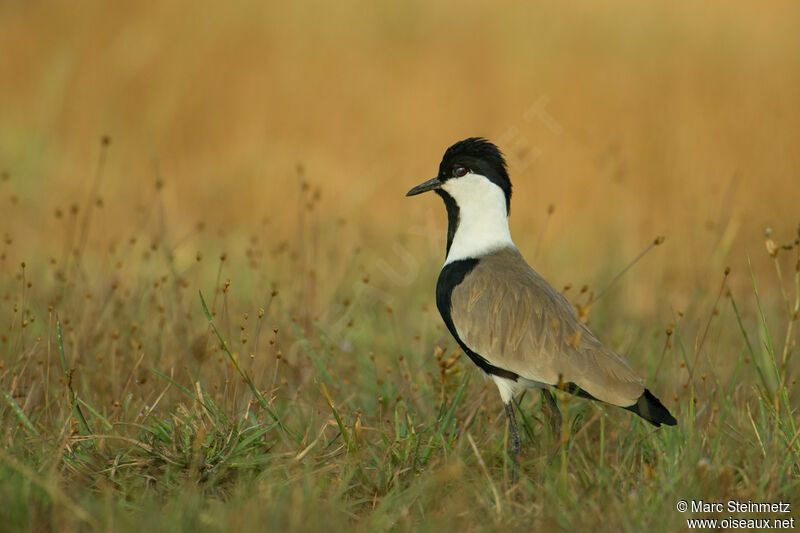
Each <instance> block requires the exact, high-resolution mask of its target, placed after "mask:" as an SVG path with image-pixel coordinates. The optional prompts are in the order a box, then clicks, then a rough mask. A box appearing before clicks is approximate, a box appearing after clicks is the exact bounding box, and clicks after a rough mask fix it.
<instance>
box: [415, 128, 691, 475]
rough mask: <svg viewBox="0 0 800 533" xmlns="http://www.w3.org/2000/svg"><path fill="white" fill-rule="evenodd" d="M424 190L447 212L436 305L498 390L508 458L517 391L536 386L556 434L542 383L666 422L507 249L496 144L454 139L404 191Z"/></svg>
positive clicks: (506, 189) (516, 439) (507, 199)
mask: <svg viewBox="0 0 800 533" xmlns="http://www.w3.org/2000/svg"><path fill="white" fill-rule="evenodd" d="M426 191H434V192H436V194H438V195H439V196H441V198H442V199H443V200H444V205H445V208H446V209H447V258H446V260H445V263H444V267H442V271H441V273H440V274H439V280H438V282H437V283H436V305H437V307H438V308H439V312H440V313H441V315H442V318H443V319H444V323H445V324H446V325H447V329H448V330H449V331H450V333H451V334H452V335H453V337H455V339H456V341H457V342H458V344H459V346H461V349H462V350H464V352H465V353H466V354H467V355H468V356H469V358H470V359H472V361H473V362H474V363H475V364H476V365H478V366H479V367H480V369H481V370H483V371H484V372H485V373H486V374H488V375H489V376H490V377H491V379H493V380H494V382H495V384H497V388H498V389H500V397H501V398H502V400H503V403H504V404H505V411H506V415H507V416H508V427H509V433H510V437H511V446H510V448H511V449H510V452H511V457H512V459H513V461H514V464H516V461H517V455H518V453H519V451H520V449H521V446H522V441H521V439H520V435H519V430H518V429H517V423H516V418H515V415H514V409H513V406H512V403H511V401H512V397H513V395H514V393H515V392H516V391H518V390H521V389H525V388H532V389H541V390H542V393H543V396H544V400H545V404H544V405H545V406H546V407H547V409H548V411H550V412H549V418H550V420H551V423H552V424H553V426H554V430H555V431H556V432H560V425H561V413H560V411H559V410H558V406H557V405H556V403H555V399H554V398H553V395H552V394H551V393H550V391H549V390H548V388H549V387H558V388H561V389H563V390H566V391H568V392H571V393H573V394H577V395H578V396H581V397H584V398H590V399H593V400H599V401H603V402H606V403H609V404H612V405H616V406H619V407H623V408H625V409H627V410H629V411H632V412H634V413H636V414H637V415H639V416H641V417H642V418H644V419H645V420H647V421H648V422H650V423H651V424H653V425H655V426H660V425H661V424H666V425H669V426H673V425H675V423H676V421H675V418H674V417H673V416H672V415H671V414H670V413H669V411H668V410H667V409H666V408H665V407H664V406H663V405H662V404H661V402H660V401H659V400H658V398H656V397H655V396H653V395H652V394H651V393H650V391H649V390H647V389H646V388H645V387H644V385H643V383H642V379H641V378H640V377H639V376H638V375H636V374H635V373H634V372H633V370H631V368H630V367H629V366H628V365H627V363H625V361H623V360H622V359H620V358H619V357H618V356H617V355H616V354H615V353H614V352H612V351H611V350H609V349H608V348H606V347H605V346H604V345H603V344H601V343H600V341H598V340H597V338H596V337H595V336H594V334H592V332H591V331H589V329H588V328H587V327H586V326H585V325H584V324H583V323H581V322H580V321H579V320H578V317H577V316H576V314H575V312H574V311H573V309H572V307H571V306H570V304H569V302H567V300H566V299H565V298H564V297H563V296H562V295H561V294H560V293H559V292H558V291H557V290H556V289H554V288H553V287H552V286H551V285H550V284H549V283H547V282H546V281H545V280H544V279H543V278H542V277H541V276H540V275H539V274H537V273H536V271H534V270H533V268H531V267H530V265H528V263H526V262H525V259H524V258H523V257H522V255H521V254H520V253H519V250H517V247H516V246H514V242H513V241H512V240H511V233H510V232H509V229H508V213H509V209H510V206H511V181H509V179H508V171H507V169H506V162H505V160H504V159H503V155H502V153H501V152H500V150H499V149H498V148H497V146H495V145H494V144H492V143H490V142H489V141H487V140H485V139H482V138H478V137H473V138H469V139H466V140H463V141H460V142H457V143H456V144H454V145H453V146H451V147H450V148H448V149H447V151H446V152H445V153H444V157H443V158H442V162H441V164H440V165H439V174H438V175H437V176H436V177H435V178H433V179H431V180H428V181H426V182H425V183H422V184H420V185H417V186H416V187H414V188H413V189H411V190H410V191H408V194H407V195H406V196H414V195H416V194H420V193H423V192H426Z"/></svg>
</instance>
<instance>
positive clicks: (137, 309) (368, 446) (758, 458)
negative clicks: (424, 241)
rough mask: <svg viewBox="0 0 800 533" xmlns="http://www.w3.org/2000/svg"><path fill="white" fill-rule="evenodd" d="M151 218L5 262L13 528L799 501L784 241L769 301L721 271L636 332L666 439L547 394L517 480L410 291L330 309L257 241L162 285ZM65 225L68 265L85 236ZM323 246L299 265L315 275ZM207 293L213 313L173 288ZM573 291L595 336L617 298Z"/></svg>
mask: <svg viewBox="0 0 800 533" xmlns="http://www.w3.org/2000/svg"><path fill="white" fill-rule="evenodd" d="M156 194H161V192H160V190H158V191H157V192H156ZM301 209H303V210H308V209H309V206H308V205H305V204H304V205H303V206H302V207H301ZM312 211H313V208H312ZM68 216H70V217H72V220H73V221H74V222H77V221H78V219H79V217H80V210H76V212H74V213H73V214H71V215H68ZM156 221H157V218H156ZM154 225H155V226H156V227H161V228H162V231H164V232H165V233H163V234H162V235H161V240H160V241H158V242H154V243H141V242H139V240H138V239H131V240H129V241H128V242H127V243H121V244H119V245H117V246H114V247H113V250H112V252H111V254H112V256H111V259H110V261H111V262H116V263H117V265H118V268H116V269H115V270H116V271H115V272H113V271H112V272H106V271H104V270H103V269H101V268H97V267H94V266H90V265H89V261H91V260H97V258H92V257H91V256H90V255H89V254H77V253H73V254H68V255H67V256H66V258H65V260H64V261H63V262H59V261H55V262H54V264H51V265H50V272H49V275H47V274H45V273H43V272H42V269H34V268H33V263H31V264H30V265H29V264H25V265H21V266H20V267H19V269H18V275H17V277H16V280H14V279H9V281H8V283H7V285H6V287H5V291H6V296H5V301H6V302H7V303H6V305H5V306H4V307H3V313H4V315H5V316H4V323H6V324H7V325H8V326H7V329H6V331H5V333H4V334H3V337H2V342H3V348H4V351H3V359H2V363H1V365H2V366H1V369H0V385H2V386H1V387H0V391H1V393H2V403H0V419H1V420H2V427H3V428H4V430H3V434H2V439H3V449H2V451H0V473H1V474H2V478H3V480H4V482H3V483H2V484H1V485H0V491H2V500H3V501H4V519H5V525H6V527H7V528H8V529H9V530H51V529H55V530H60V531H69V530H84V529H86V528H89V529H112V530H118V531H124V530H134V529H143V528H147V527H154V528H158V529H169V530H172V529H181V530H200V531H206V530H208V531H214V530H222V529H229V528H231V527H238V528H245V529H264V528H267V529H272V528H288V529H307V530H308V529H311V530H313V529H328V530H329V529H340V528H341V529H343V528H353V527H355V528H357V529H359V530H376V529H377V530H384V529H399V530H406V529H422V530H440V529H448V530H449V529H456V528H466V529H470V530H472V529H484V528H489V529H494V528H497V529H520V530H527V529H529V528H531V527H539V528H547V529H570V530H571V529H575V528H585V527H588V528H597V527H598V520H600V524H599V528H600V529H609V530H611V529H613V530H618V529H623V530H631V531H638V530H641V529H643V528H652V529H658V530H670V529H678V528H681V527H683V525H684V519H685V518H686V516H685V515H682V514H680V513H678V512H677V511H675V510H674V506H675V504H676V502H677V501H678V500H681V499H684V500H693V499H694V500H701V499H702V500H712V499H713V500H715V501H727V500H728V499H737V500H740V501H748V500H753V501H778V500H783V501H789V502H791V503H792V504H797V503H798V501H797V494H800V491H798V485H800V437H799V436H800V431H798V423H797V412H796V411H797V408H796V401H797V400H796V395H793V394H794V393H793V388H794V386H795V381H796V376H797V365H796V364H795V363H794V362H793V355H794V352H795V351H796V331H795V328H794V325H795V322H796V321H797V317H798V310H799V309H800V303H799V302H800V268H799V267H798V266H797V265H800V263H798V261H800V255H798V254H799V253H800V246H798V244H797V241H796V240H795V241H791V242H789V243H788V244H787V245H785V246H782V247H781V246H779V245H776V244H775V243H774V241H772V240H771V239H770V241H769V243H768V246H767V247H768V250H770V252H771V256H770V255H766V256H765V257H767V258H768V259H769V260H770V261H772V262H773V263H774V266H775V268H776V273H775V277H776V278H777V284H776V283H772V284H768V285H769V286H771V287H775V288H776V289H775V290H777V291H778V292H777V295H776V296H777V297H774V298H772V297H770V298H768V299H767V300H765V299H764V295H763V291H762V290H759V289H760V287H759V280H758V279H757V278H756V276H755V275H754V274H753V272H752V270H751V272H750V274H749V275H750V283H751V287H750V290H749V294H748V293H747V292H745V293H743V294H742V295H741V297H740V296H738V295H737V296H734V291H733V290H731V288H730V287H729V284H728V280H729V276H731V275H732V274H730V273H729V272H730V270H729V269H728V270H726V271H725V272H724V273H721V276H720V278H721V285H720V286H719V288H718V289H717V290H711V288H708V289H707V290H705V289H703V288H698V289H697V290H698V293H699V294H705V295H707V296H699V297H698V299H697V301H696V304H695V305H693V306H692V307H691V308H690V309H688V310H686V311H681V312H677V313H676V314H675V316H674V321H673V323H672V324H670V325H669V327H668V329H667V330H666V332H665V333H664V332H661V333H660V334H659V333H658V332H654V331H653V330H654V328H653V327H652V326H648V325H647V324H646V322H645V321H643V322H642V323H641V324H640V325H637V326H636V328H637V329H636V331H637V333H634V334H633V336H634V337H639V336H642V337H645V338H647V337H648V336H652V341H651V342H648V343H647V344H646V345H645V346H638V347H637V350H636V353H635V354H632V355H631V360H632V364H633V366H634V367H636V368H637V369H638V370H639V371H641V372H642V373H643V374H644V375H646V376H647V379H648V386H649V387H650V388H651V389H653V390H654V391H656V392H657V394H658V395H660V396H661V397H662V398H663V399H664V401H665V403H666V404H667V405H668V406H669V407H670V409H671V410H672V411H673V413H674V414H675V415H676V416H677V418H678V420H679V425H678V426H677V427H676V428H662V429H660V430H656V429H654V428H652V427H651V426H649V425H648V424H646V423H644V422H642V421H641V420H639V419H636V418H633V417H631V416H629V415H628V414H627V413H626V412H622V411H621V410H617V409H612V408H609V407H606V406H603V405H599V404H592V403H591V402H586V401H583V400H577V399H574V398H572V397H569V396H566V395H559V396H560V397H559V400H560V402H561V405H562V409H563V410H564V411H565V421H566V423H565V424H564V430H563V434H562V435H550V433H549V430H548V429H547V428H548V426H547V424H546V423H545V422H544V419H543V417H542V415H541V411H540V399H539V398H538V396H537V395H534V394H526V395H524V396H523V397H521V398H519V399H518V404H517V407H518V409H519V412H520V415H521V428H522V431H523V434H524V446H525V452H524V459H523V467H522V477H521V482H520V483H519V484H518V485H516V486H512V485H511V484H510V473H511V472H510V465H509V462H508V459H507V456H506V454H505V452H504V450H505V447H506V444H507V443H506V439H507V435H506V426H505V418H504V416H503V412H502V406H501V404H500V402H499V400H498V399H497V394H496V391H494V390H493V389H492V386H490V384H488V383H487V382H486V381H485V380H484V379H482V378H481V377H480V375H479V372H478V371H477V370H476V369H475V368H473V365H472V364H471V363H470V362H469V361H468V360H467V359H466V358H464V357H463V356H461V354H460V353H459V352H458V351H457V350H456V349H455V345H454V343H453V341H452V340H450V339H449V338H448V337H447V336H446V335H444V330H443V328H442V326H441V324H440V321H439V319H438V316H437V315H436V314H435V311H433V310H432V309H431V303H430V300H432V295H429V294H428V293H429V292H430V291H429V290H428V289H430V284H429V283H428V284H420V286H419V287H414V288H413V290H409V291H400V292H398V291H396V290H395V292H394V294H393V295H392V296H393V298H394V299H393V300H392V301H393V302H394V305H391V306H390V305H387V304H386V303H385V301H387V298H388V296H387V291H391V290H392V289H391V287H390V286H383V287H373V286H372V285H373V284H374V283H375V282H374V280H373V279H371V277H370V275H369V274H368V273H364V272H363V271H361V270H360V269H359V268H357V267H356V268H353V267H351V268H350V269H349V271H347V272H345V273H344V274H343V276H342V279H341V280H340V281H339V282H338V284H337V286H336V287H333V288H332V289H333V290H330V289H331V287H328V288H327V290H325V289H324V288H323V287H319V286H318V284H320V283H324V282H325V281H324V280H320V277H319V275H317V274H315V273H314V271H313V270H310V269H308V268H307V266H305V263H304V261H305V258H304V257H303V256H301V255H300V254H296V255H290V257H288V258H284V259H281V258H280V256H281V255H282V254H285V253H287V252H286V251H285V250H280V249H273V250H272V251H270V250H268V249H267V248H266V244H267V242H266V241H265V242H264V243H263V244H262V243H259V244H256V245H252V243H250V244H251V246H250V247H249V248H248V252H246V253H245V254H242V255H241V256H236V257H235V258H234V257H231V256H229V255H227V254H221V255H220V256H219V259H218V260H217V261H215V262H212V263H211V264H207V262H206V260H205V259H204V258H203V256H205V255H206V254H203V253H198V254H196V257H195V258H194V259H192V262H193V263H194V264H193V265H192V264H191V263H189V265H190V266H188V267H186V265H185V264H184V265H183V266H181V265H179V263H178V260H176V259H175V257H174V256H173V254H170V253H168V251H167V250H163V249H162V247H161V246H162V244H161V243H162V242H166V241H167V240H168V233H169V229H168V228H166V227H164V226H161V225H160V224H154ZM74 227H76V225H75V224H73V223H72V222H70V221H67V223H66V228H67V229H66V230H65V232H64V235H65V236H66V238H68V239H69V238H72V239H74V240H73V241H71V242H66V243H64V245H63V248H64V249H70V248H71V247H72V246H74V245H75V243H76V242H81V241H80V240H79V237H78V235H77V234H76V233H75V232H74V231H71V230H70V228H74ZM326 227H327V226H326V224H324V223H322V224H319V225H316V226H315V228H316V229H315V230H314V231H315V232H318V235H316V236H313V235H312V236H311V237H309V238H308V239H307V240H306V241H305V243H304V246H307V249H306V251H307V253H309V254H315V255H317V256H322V257H325V256H330V253H331V252H332V251H333V249H334V247H335V242H334V241H333V240H329V239H328V237H327V236H326V235H325V234H324V232H325V231H326V230H325V229H324V228H326ZM324 242H327V243H329V244H321V243H324ZM314 246H318V247H321V249H318V250H314V251H313V252H308V250H309V249H310V248H312V247H314ZM326 246H329V247H330V249H325V248H324V247H326ZM651 247H652V246H651ZM270 254H271V255H272V256H273V257H272V259H271V260H268V259H267V258H268V256H269V255H270ZM123 258H124V259H123ZM247 258H250V259H251V261H250V264H249V265H242V264H237V263H238V262H240V261H245V260H246V259H247ZM253 258H256V259H253ZM645 260H646V259H645ZM127 262H131V264H130V265H126V264H125V263H127ZM624 263H625V262H624V261H620V262H619V265H617V267H618V268H622V266H623V265H624ZM792 263H794V264H792ZM273 264H283V265H284V266H283V267H280V268H279V269H277V270H275V269H274V267H273V266H272V265H273ZM787 266H789V267H790V268H789V269H787V268H786V267H787ZM628 267H629V265H628V266H626V267H625V268H628ZM789 270H790V271H791V274H788V275H787V274H785V272H786V271H789ZM32 272H39V275H38V276H35V275H33V274H32ZM162 272H163V273H165V274H161V273H162ZM297 273H299V275H298V274H297ZM264 274H267V276H268V277H265V276H264ZM434 275H435V265H432V266H431V267H430V268H429V269H428V270H426V274H425V278H426V279H428V278H429V279H430V280H432V279H433V277H434ZM270 278H272V279H284V280H288V281H289V282H290V283H291V284H290V285H289V286H288V287H286V288H285V289H284V288H280V289H278V288H275V285H274V282H272V281H269V280H270ZM209 279H212V280H214V286H213V287H212V288H211V289H210V290H208V294H209V297H208V299H206V298H205V297H204V294H203V293H204V291H205V290H204V289H202V290H201V292H200V294H199V295H198V293H197V292H196V291H192V289H193V288H197V287H202V286H204V285H205V283H207V280H209ZM623 279H624V278H623ZM615 281H616V280H615ZM778 287H780V289H777V288H778ZM570 290H571V289H570ZM570 290H567V294H569V292H570ZM613 292H614V291H613V290H612V291H610V292H609V294H613ZM323 293H325V294H327V295H328V296H327V297H328V300H326V301H323V302H319V303H314V304H309V302H310V301H311V300H312V299H315V298H319V297H320V296H319V295H320V294H323ZM347 294H350V296H346V295H347ZM573 297H574V298H573V299H574V301H575V305H576V308H577V309H578V310H579V311H582V312H583V313H588V312H589V308H591V313H590V314H589V317H590V318H591V320H592V321H593V323H595V324H596V326H595V327H596V328H607V329H610V330H611V331H614V329H615V328H614V319H613V318H612V316H611V315H610V314H609V313H610V311H611V310H612V309H613V307H614V306H615V305H616V302H613V301H610V300H609V299H608V298H602V299H599V300H597V301H594V297H593V296H592V291H591V290H588V289H584V290H581V291H577V292H576V294H574V295H573ZM743 301H744V303H743ZM209 302H210V305H209ZM314 309H316V310H321V311H323V312H324V311H328V312H327V313H325V314H324V316H316V315H315V314H314V313H313V310H314ZM639 332H641V333H639ZM437 339H438V340H437ZM779 339H780V340H779ZM619 340H620V339H617V341H619ZM622 340H623V341H624V340H625V339H624V338H623V339H622ZM614 341H615V340H614V339H611V342H612V343H613V342H614ZM672 391H674V394H673V393H672ZM559 442H560V444H561V445H560V447H559V446H558V443H559Z"/></svg>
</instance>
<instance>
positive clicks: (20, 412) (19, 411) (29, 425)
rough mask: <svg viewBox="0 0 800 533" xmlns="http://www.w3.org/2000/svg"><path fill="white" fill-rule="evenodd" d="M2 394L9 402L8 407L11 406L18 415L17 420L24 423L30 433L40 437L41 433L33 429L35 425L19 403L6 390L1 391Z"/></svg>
mask: <svg viewBox="0 0 800 533" xmlns="http://www.w3.org/2000/svg"><path fill="white" fill-rule="evenodd" d="M0 393H2V394H3V397H4V398H5V399H6V401H7V402H8V405H10V406H11V409H12V410H13V411H14V414H16V415H17V418H19V421H20V422H22V425H24V426H25V427H26V428H27V429H28V431H30V432H31V433H33V434H34V435H36V436H37V437H38V436H39V432H37V431H36V428H35V427H33V423H32V422H31V421H30V419H29V418H28V416H27V415H26V414H25V411H23V410H22V408H21V407H20V406H19V405H17V402H15V401H14V398H12V397H11V395H10V394H9V393H8V391H6V390H5V389H0Z"/></svg>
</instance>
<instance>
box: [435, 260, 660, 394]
mask: <svg viewBox="0 0 800 533" xmlns="http://www.w3.org/2000/svg"><path fill="white" fill-rule="evenodd" d="M451 298H452V300H451V302H452V319H453V325H454V326H455V328H456V331H457V332H458V335H459V337H460V338H461V339H462V341H463V342H464V343H465V344H466V345H467V346H468V347H469V348H470V349H471V350H473V351H474V352H476V353H478V354H479V355H481V356H482V357H484V358H485V359H486V360H487V361H489V363H491V364H492V365H495V366H497V367H500V368H503V369H507V370H510V371H511V372H514V373H516V374H519V375H520V376H522V377H523V378H526V379H529V380H533V381H537V382H540V383H546V384H549V385H556V384H558V383H559V382H563V383H569V382H572V383H575V384H576V385H577V386H578V387H580V388H581V389H583V390H585V391H586V392H588V393H589V394H591V395H592V396H594V397H595V398H597V399H599V400H603V401H606V402H608V403H612V404H614V405H620V406H629V405H633V404H634V403H635V402H636V400H637V399H638V398H639V396H640V395H641V394H642V392H643V390H644V386H643V384H642V380H641V378H640V377H639V376H637V375H636V374H635V373H634V372H633V371H632V370H631V369H630V367H629V366H628V365H627V364H626V363H625V361H623V360H622V359H620V358H619V357H618V356H617V355H616V354H615V353H614V352H612V351H611V350H609V349H608V348H606V347H605V346H604V345H603V344H602V343H600V341H598V340H597V338H596V337H595V336H594V335H593V334H592V332H591V331H590V330H589V329H588V328H587V327H586V326H585V325H583V324H581V323H580V322H579V321H578V318H577V316H576V315H575V312H574V310H573V309H572V307H571V306H570V304H569V302H567V300H566V299H565V298H564V297H563V296H562V295H561V294H560V293H559V292H558V291H556V290H555V289H554V288H553V287H552V286H551V285H550V284H549V283H547V282H546V281H545V280H544V279H543V278H542V277H541V276H540V275H539V274H537V273H536V272H535V271H534V270H533V269H532V268H531V267H530V266H529V265H528V264H527V263H526V262H525V260H524V259H523V258H522V256H521V255H520V253H519V252H518V251H517V250H516V249H515V248H506V249H503V250H499V251H497V252H494V253H493V254H490V255H488V256H486V257H484V258H481V260H480V262H479V263H478V264H477V265H476V266H475V268H474V269H473V270H472V271H471V272H470V274H469V275H468V276H466V277H465V278H464V280H463V281H462V282H461V284H459V285H458V286H456V287H455V288H454V289H453V293H452V297H451Z"/></svg>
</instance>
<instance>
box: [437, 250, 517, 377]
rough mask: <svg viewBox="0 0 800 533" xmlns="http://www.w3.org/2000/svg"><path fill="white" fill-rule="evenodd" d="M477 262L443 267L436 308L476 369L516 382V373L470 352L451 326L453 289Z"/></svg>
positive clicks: (470, 260) (464, 262)
mask: <svg viewBox="0 0 800 533" xmlns="http://www.w3.org/2000/svg"><path fill="white" fill-rule="evenodd" d="M479 261H480V260H479V259H461V260H459V261H453V262H452V263H450V264H449V265H445V267H444V268H443V269H442V271H441V273H440V274H439V280H438V281H437V282H436V307H438V308H439V313H440V314H441V315H442V319H443V320H444V323H445V325H446V326H447V329H448V331H450V334H451V335H452V336H453V337H454V338H455V339H456V342H458V345H459V346H461V349H462V350H464V353H466V354H467V355H468V356H469V358H470V359H472V362H473V363H475V364H476V365H478V367H479V368H480V369H481V370H483V371H484V372H486V373H487V374H490V375H493V376H499V377H502V378H506V379H510V380H512V381H517V379H518V378H519V375H517V374H516V373H514V372H511V371H510V370H505V369H502V368H499V367H496V366H494V365H493V364H491V363H490V362H489V361H487V360H486V359H484V358H483V357H482V356H481V355H480V354H477V353H475V352H473V351H472V350H470V348H469V346H467V345H466V344H464V341H462V340H461V338H459V336H458V333H456V327H455V326H454V325H453V317H452V300H451V296H452V294H453V289H455V288H456V287H457V286H458V285H459V284H460V283H461V282H462V281H464V278H465V277H466V276H467V274H469V273H470V272H472V269H474V268H475V266H476V265H477V264H478V262H479Z"/></svg>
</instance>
